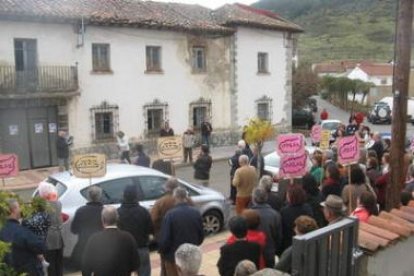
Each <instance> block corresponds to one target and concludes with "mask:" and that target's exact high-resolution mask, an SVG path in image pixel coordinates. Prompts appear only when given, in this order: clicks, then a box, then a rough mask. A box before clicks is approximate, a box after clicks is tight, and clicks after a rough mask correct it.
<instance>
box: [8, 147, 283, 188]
mask: <svg viewBox="0 0 414 276" xmlns="http://www.w3.org/2000/svg"><path fill="white" fill-rule="evenodd" d="M235 150H236V146H223V147H213V148H211V156H212V158H213V160H214V161H219V160H225V159H228V158H230V157H231V156H232V155H233V154H234V152H235ZM273 150H275V142H274V141H268V142H265V143H264V145H263V150H262V152H263V154H266V153H269V152H271V151H273ZM197 154H198V152H197V151H195V152H194V153H193V155H194V156H196V155H197ZM155 159H156V157H155V156H151V160H155ZM117 162H118V160H109V161H108V163H117ZM185 166H190V164H183V163H177V164H176V168H181V167H185ZM56 172H58V167H48V168H41V169H34V170H25V171H21V172H20V173H19V175H18V176H17V177H13V178H8V179H5V180H4V184H5V185H4V186H3V184H2V183H0V190H24V189H31V188H35V187H36V186H37V185H38V184H39V182H40V181H42V180H43V179H45V178H46V177H48V176H49V175H51V174H53V173H56Z"/></svg>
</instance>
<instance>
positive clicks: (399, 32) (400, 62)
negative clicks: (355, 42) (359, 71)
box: [385, 0, 414, 210]
mask: <svg viewBox="0 0 414 276" xmlns="http://www.w3.org/2000/svg"><path fill="white" fill-rule="evenodd" d="M413 3H414V0H399V1H398V2H397V18H396V34H395V41H394V43H395V46H394V47H395V48H394V51H395V52H394V76H393V83H392V85H393V95H394V104H393V110H392V139H391V153H390V156H391V162H390V166H391V171H390V181H389V183H388V185H387V191H386V195H387V196H386V204H385V205H386V209H387V210H390V209H392V208H396V207H398V206H399V203H400V192H401V189H402V187H403V185H404V182H405V175H404V172H405V171H406V170H405V169H404V168H405V166H406V164H404V151H405V135H406V130H407V97H408V81H409V77H410V61H411V37H412V23H413Z"/></svg>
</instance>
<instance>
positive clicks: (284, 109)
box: [236, 28, 292, 126]
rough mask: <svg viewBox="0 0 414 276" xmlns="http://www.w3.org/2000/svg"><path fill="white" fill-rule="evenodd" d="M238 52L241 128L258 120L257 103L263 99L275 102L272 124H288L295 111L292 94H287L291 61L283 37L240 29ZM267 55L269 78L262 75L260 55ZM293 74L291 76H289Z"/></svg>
mask: <svg viewBox="0 0 414 276" xmlns="http://www.w3.org/2000/svg"><path fill="white" fill-rule="evenodd" d="M236 36H237V37H236V51H237V56H236V60H237V65H236V68H237V73H236V78H237V102H238V119H237V123H238V125H240V126H242V125H245V124H246V123H247V120H248V119H249V118H252V117H255V116H257V114H256V104H255V101H256V100H257V99H258V98H261V97H262V96H263V95H265V96H267V97H270V98H271V99H272V113H273V114H272V123H279V122H281V121H282V120H283V119H284V120H288V119H289V118H290V116H289V115H288V113H290V112H291V110H290V109H289V108H288V106H289V105H288V104H287V103H291V101H292V99H291V98H289V99H288V97H290V95H291V93H290V92H289V91H287V88H286V84H287V79H286V76H287V71H286V70H287V68H291V66H290V64H289V65H288V64H287V62H291V60H287V59H288V58H287V56H290V57H291V55H287V50H291V49H288V48H285V47H284V42H283V33H282V32H275V31H267V30H260V29H253V28H251V29H250V28H238V30H237V33H236ZM258 52H266V53H268V56H269V74H258V72H257V69H258V68H257V54H258ZM288 73H289V74H290V73H291V72H288Z"/></svg>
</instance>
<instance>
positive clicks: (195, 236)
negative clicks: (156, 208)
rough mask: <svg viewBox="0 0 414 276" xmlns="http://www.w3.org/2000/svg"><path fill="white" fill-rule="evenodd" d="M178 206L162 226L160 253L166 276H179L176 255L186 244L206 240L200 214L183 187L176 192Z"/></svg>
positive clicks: (195, 243) (172, 210)
mask: <svg viewBox="0 0 414 276" xmlns="http://www.w3.org/2000/svg"><path fill="white" fill-rule="evenodd" d="M173 196H174V199H175V202H176V205H175V207H174V208H173V209H171V210H170V211H168V212H167V214H166V215H165V218H164V220H163V222H162V225H161V235H160V244H159V251H160V254H161V255H162V256H163V259H164V263H163V265H164V268H165V271H166V275H168V276H178V272H177V268H176V265H175V260H174V253H175V251H176V250H177V248H178V247H179V246H180V245H182V244H184V243H191V244H194V245H200V244H201V243H202V242H203V240H204V231H203V220H202V218H201V215H200V212H199V211H198V210H197V209H196V208H194V207H192V206H191V205H190V204H189V203H188V202H189V199H188V192H187V190H185V189H184V188H182V187H178V188H176V189H175V190H174V192H173Z"/></svg>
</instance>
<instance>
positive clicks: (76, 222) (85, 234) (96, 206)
mask: <svg viewBox="0 0 414 276" xmlns="http://www.w3.org/2000/svg"><path fill="white" fill-rule="evenodd" d="M88 197H89V202H88V203H86V205H85V206H82V207H80V208H79V209H78V210H76V212H75V216H74V217H73V221H72V224H71V226H70V230H71V232H72V233H73V234H76V235H78V242H77V244H76V245H75V248H74V249H73V252H72V261H73V265H74V267H75V268H80V267H81V263H82V256H83V251H84V248H85V245H86V243H87V242H88V239H89V238H90V236H92V234H94V233H96V232H99V231H101V230H102V229H103V226H102V221H101V213H102V209H103V204H102V202H101V197H102V190H101V188H99V187H97V186H92V187H90V188H89V190H88Z"/></svg>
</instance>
